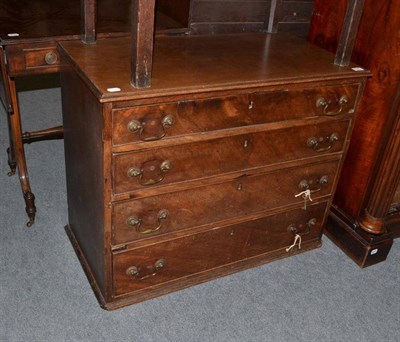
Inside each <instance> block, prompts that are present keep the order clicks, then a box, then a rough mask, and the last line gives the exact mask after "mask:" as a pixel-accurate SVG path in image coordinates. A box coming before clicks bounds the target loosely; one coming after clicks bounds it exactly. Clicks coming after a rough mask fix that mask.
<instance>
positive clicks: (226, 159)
mask: <svg viewBox="0 0 400 342" xmlns="http://www.w3.org/2000/svg"><path fill="white" fill-rule="evenodd" d="M349 123H350V121H349V120H343V121H335V122H329V123H323V124H318V125H317V124H313V125H308V126H303V127H291V128H285V129H279V130H270V131H266V132H259V133H252V134H245V135H237V136H230V137H226V138H220V139H214V140H208V141H203V142H196V143H190V144H184V145H176V146H170V147H165V148H157V149H151V150H146V151H142V152H130V153H121V154H116V155H115V156H114V158H113V168H114V172H113V173H114V177H113V182H114V193H116V194H118V193H124V192H128V191H135V190H139V189H143V188H146V187H149V186H152V187H154V186H159V185H164V184H170V183H177V182H183V181H188V180H194V179H200V178H205V177H210V176H216V175H219V174H224V173H228V172H235V171H241V170H246V169H247V170H248V169H251V168H255V167H261V166H265V165H272V164H276V163H281V162H287V161H291V160H296V159H302V158H308V157H313V156H317V155H321V154H325V153H335V152H340V151H342V150H343V146H344V142H345V141H346V140H347V132H348V129H349ZM320 139H322V141H320ZM311 141H315V143H316V144H317V145H313V144H312V143H311Z"/></svg>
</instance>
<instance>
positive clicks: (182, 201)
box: [112, 161, 338, 245]
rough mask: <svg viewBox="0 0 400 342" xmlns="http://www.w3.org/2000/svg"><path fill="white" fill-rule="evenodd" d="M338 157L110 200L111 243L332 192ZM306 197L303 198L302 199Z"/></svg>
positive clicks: (275, 206)
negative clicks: (111, 207)
mask: <svg viewBox="0 0 400 342" xmlns="http://www.w3.org/2000/svg"><path fill="white" fill-rule="evenodd" d="M337 167H338V163H337V161H330V162H324V163H323V164H314V165H307V166H304V167H301V168H290V169H285V170H279V171H275V172H271V173H267V174H261V175H256V176H247V175H243V176H241V177H238V178H237V179H236V180H234V181H230V182H226V183H220V184H215V185H208V186H201V187H197V188H193V189H188V190H184V191H179V192H175V193H166V194H160V195H157V196H151V197H145V198H142V199H137V200H130V201H126V202H120V203H117V204H114V206H113V232H112V241H113V244H114V245H117V244H122V243H126V242H129V241H133V240H138V239H143V238H146V237H151V236H154V235H162V234H166V233H170V232H173V231H177V230H182V229H187V228H193V227H198V226H204V225H208V224H213V223H215V222H220V221H224V220H228V219H232V218H238V217H242V216H246V215H250V214H252V213H256V212H260V211H263V210H269V209H273V208H277V207H281V206H285V205H290V204H292V205H293V204H298V205H299V206H300V205H304V203H305V200H304V199H303V198H302V195H299V196H297V197H295V196H296V195H298V194H299V193H301V192H302V191H304V190H306V189H310V190H311V192H312V193H311V197H314V198H316V197H320V196H326V195H329V194H330V193H331V190H332V184H334V181H335V176H336V172H337ZM310 203H311V201H309V200H307V201H306V205H308V204H310Z"/></svg>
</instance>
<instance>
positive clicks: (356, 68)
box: [351, 67, 365, 71]
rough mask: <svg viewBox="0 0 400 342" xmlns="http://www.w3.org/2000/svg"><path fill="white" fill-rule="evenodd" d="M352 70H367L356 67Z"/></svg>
mask: <svg viewBox="0 0 400 342" xmlns="http://www.w3.org/2000/svg"><path fill="white" fill-rule="evenodd" d="M351 70H353V71H364V70H365V69H363V68H361V67H355V68H351Z"/></svg>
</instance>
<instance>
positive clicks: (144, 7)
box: [131, 0, 156, 88]
mask: <svg viewBox="0 0 400 342" xmlns="http://www.w3.org/2000/svg"><path fill="white" fill-rule="evenodd" d="M155 2H156V1H155V0H133V1H132V60H131V84H132V85H133V86H134V87H135V88H148V87H150V85H151V71H152V66H153V42H154V16H155V13H154V12H155Z"/></svg>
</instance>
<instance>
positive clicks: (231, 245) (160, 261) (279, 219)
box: [113, 203, 326, 296]
mask: <svg viewBox="0 0 400 342" xmlns="http://www.w3.org/2000/svg"><path fill="white" fill-rule="evenodd" d="M325 212H326V203H321V204H318V205H312V206H310V207H309V209H308V210H307V211H304V210H301V209H297V210H292V211H288V212H286V213H282V214H278V215H273V216H268V217H263V218H260V219H256V220H252V221H248V222H244V223H241V224H236V225H232V226H227V227H223V228H219V229H214V230H210V231H207V232H203V233H199V234H195V235H190V236H185V237H183V238H179V239H175V240H169V241H165V242H161V243H157V244H153V245H151V246H147V247H143V248H138V249H133V250H129V251H125V252H120V253H117V254H114V255H113V274H114V295H115V296H119V295H123V294H127V293H130V292H135V291H138V290H141V289H145V288H147V287H149V286H153V287H154V286H155V287H157V286H158V285H162V284H163V283H167V282H173V281H177V280H179V279H182V278H184V277H190V276H193V275H196V274H198V273H201V272H205V271H207V270H211V269H215V268H217V267H221V266H224V265H227V264H232V263H234V262H236V261H240V260H245V259H247V258H251V257H255V256H257V255H261V254H264V253H268V252H272V251H276V250H280V249H281V250H282V256H284V255H286V254H290V253H292V252H293V251H296V250H298V249H299V247H301V243H304V242H306V241H309V240H313V239H318V238H320V236H321V230H322V224H323V222H324V216H325ZM296 234H298V235H299V236H300V238H299V237H297V238H296ZM295 239H296V245H294V242H295ZM292 245H293V246H292ZM290 246H292V248H291V249H290ZM286 249H288V251H286Z"/></svg>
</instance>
